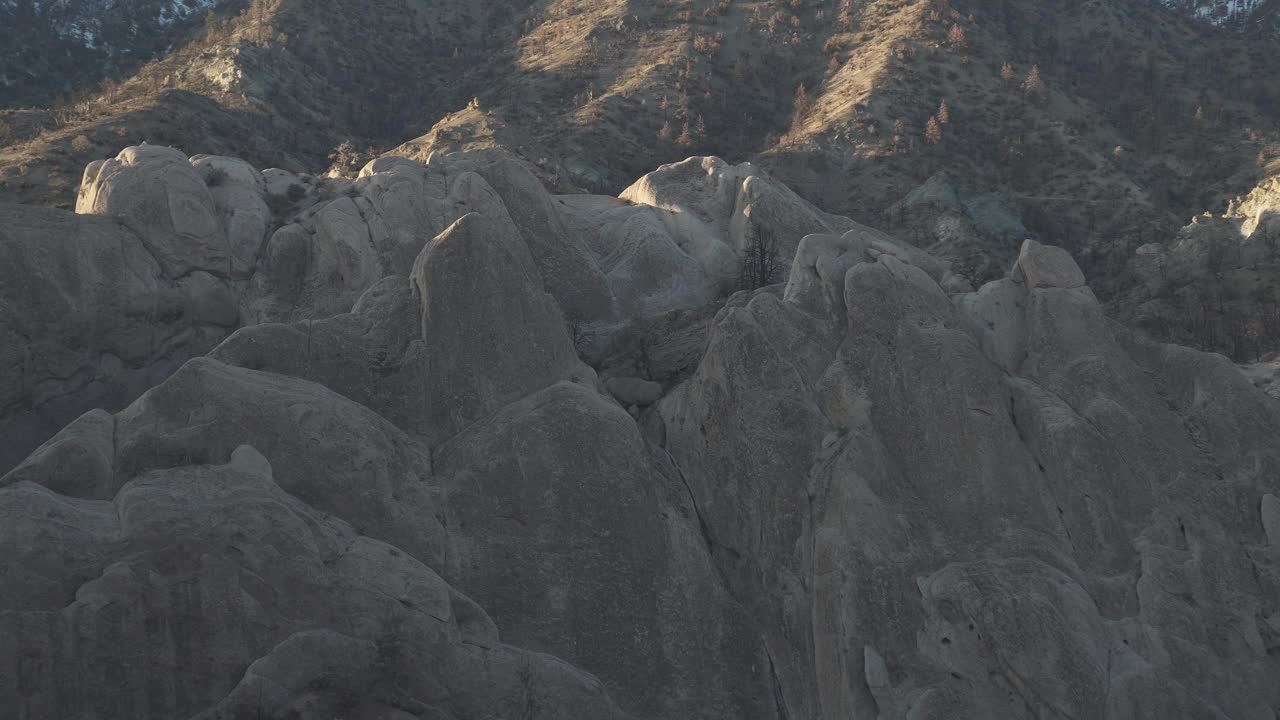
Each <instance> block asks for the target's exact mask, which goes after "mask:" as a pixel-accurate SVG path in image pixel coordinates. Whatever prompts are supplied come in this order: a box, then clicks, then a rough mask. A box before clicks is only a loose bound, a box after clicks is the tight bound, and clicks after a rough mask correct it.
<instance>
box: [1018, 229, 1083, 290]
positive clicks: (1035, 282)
mask: <svg viewBox="0 0 1280 720" xmlns="http://www.w3.org/2000/svg"><path fill="white" fill-rule="evenodd" d="M1011 277H1012V278H1013V280H1014V282H1020V283H1025V284H1026V286H1027V287H1028V288H1030V289H1032V290H1035V289H1038V288H1063V289H1065V290H1072V289H1075V288H1078V287H1082V286H1084V273H1082V272H1080V266H1078V265H1076V261H1075V260H1073V259H1071V255H1070V254H1069V253H1068V252H1067V251H1066V250H1063V249H1062V248H1060V247H1054V246H1052V245H1041V244H1040V243H1038V242H1036V241H1035V240H1025V241H1023V243H1022V251H1021V252H1020V253H1019V254H1018V260H1017V262H1015V263H1014V266H1013V272H1012V273H1011Z"/></svg>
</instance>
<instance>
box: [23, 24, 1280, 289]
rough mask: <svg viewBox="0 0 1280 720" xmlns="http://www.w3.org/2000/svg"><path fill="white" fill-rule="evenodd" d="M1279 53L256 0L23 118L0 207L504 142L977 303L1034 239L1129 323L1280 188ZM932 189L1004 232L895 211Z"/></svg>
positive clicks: (1103, 30) (551, 165)
mask: <svg viewBox="0 0 1280 720" xmlns="http://www.w3.org/2000/svg"><path fill="white" fill-rule="evenodd" d="M1276 46H1277V42H1276V40H1275V39H1269V38H1267V37H1258V38H1256V39H1255V41H1253V42H1247V43H1245V42H1240V41H1239V38H1238V36H1236V35H1234V34H1232V33H1223V32H1219V31H1215V30H1212V29H1211V28H1208V27H1206V26H1204V25H1202V24H1200V23H1196V22H1192V21H1188V20H1184V19H1182V18H1180V17H1179V16H1178V15H1177V14H1175V13H1170V12H1167V11H1166V10H1165V9H1163V8H1160V7H1158V6H1156V5H1155V4H1152V3H1147V2H1131V1H1128V0H1093V1H1092V2H1090V3H1086V4H1080V3H1077V2H1068V1H1066V0H1042V1H1040V2H1035V3H1026V2H1013V1H1012V0H1007V1H1006V0H1002V1H999V2H991V3H969V4H966V3H963V2H947V1H946V0H917V1H914V2H899V1H897V0H874V1H872V2H859V3H854V2H842V1H837V0H830V1H827V0H814V1H812V2H788V3H783V2H780V1H778V0H753V1H747V0H716V1H714V2H693V1H692V0H664V2H660V3H657V4H654V5H648V4H636V3H628V2H622V1H621V0H618V1H616V2H575V1H573V0H552V1H551V2H547V3H540V4H531V3H523V2H502V3H496V4H489V5H486V6H485V10H484V11H483V13H481V12H480V11H479V10H477V9H476V8H475V6H473V5H472V4H470V3H462V2H441V3H430V4H427V3H425V2H423V1H422V0H381V2H380V3H377V4H375V5H373V6H370V8H369V9H368V11H367V12H351V10H350V8H348V7H347V6H346V5H344V4H343V3H341V2H339V1H338V0H328V1H327V2H323V3H319V4H317V3H302V2H300V1H299V0H263V1H261V2H257V3H254V4H252V5H251V6H250V8H249V9H247V10H246V11H245V12H244V13H242V14H241V15H239V16H236V17H235V18H233V19H232V20H231V21H230V22H229V24H228V25H227V26H226V27H225V28H215V29H213V30H211V31H209V32H204V33H202V34H201V35H200V36H199V37H197V38H195V39H194V40H193V41H192V42H191V43H190V44H188V45H186V46H184V47H182V48H179V49H176V50H174V51H173V52H172V53H170V54H169V55H167V56H165V57H164V58H162V59H161V60H159V61H157V62H155V63H153V64H151V65H149V66H147V67H146V68H144V69H142V71H141V72H139V73H138V75H137V76H135V77H134V78H132V79H130V80H127V81H126V82H124V83H122V84H121V85H119V86H118V87H112V88H111V89H110V90H109V91H107V92H106V93H105V94H103V95H101V96H100V97H98V98H96V99H93V100H89V101H85V102H82V103H79V104H77V105H74V106H71V107H70V108H63V109H60V110H58V111H57V112H56V113H47V114H44V115H42V114H41V113H40V112H35V113H13V112H10V113H8V114H7V116H5V118H4V119H5V121H6V123H7V128H8V133H9V135H10V136H11V138H15V139H17V140H18V141H17V142H13V143H11V144H10V145H9V146H8V147H7V148H5V149H4V150H2V151H0V198H3V199H6V200H8V201H17V202H23V203H36V204H50V205H53V206H56V207H70V206H71V205H72V204H73V202H74V198H73V191H74V189H75V187H76V186H77V184H78V182H79V169H80V168H81V167H82V166H83V165H84V164H85V163H86V162H87V161H89V160H91V159H93V158H94V157H103V156H107V155H110V154H111V153H114V152H115V151H116V150H117V149H118V148H119V147H120V146H121V144H122V143H126V142H137V141H141V140H144V139H146V140H149V141H151V142H159V143H168V144H175V145H180V146H182V147H185V148H188V149H189V150H190V151H199V152H210V153H226V154H235V155H237V156H242V157H245V158H248V159H250V160H251V161H253V162H254V163H256V164H259V165H264V166H269V165H277V166H281V167H284V168H287V169H290V170H293V171H299V172H302V171H305V172H311V173H319V172H322V171H323V170H325V169H326V168H327V167H328V166H329V164H330V160H329V157H330V155H331V153H332V152H333V151H334V149H335V148H336V147H337V146H338V145H339V144H340V143H342V142H344V141H350V143H351V147H352V148H353V150H354V151H356V152H355V153H348V154H347V155H346V156H344V157H345V159H344V162H346V163H348V164H350V163H357V164H358V162H357V161H358V160H359V159H360V158H362V157H368V156H369V155H368V154H363V153H367V152H370V151H371V152H375V153H376V152H380V151H387V150H393V149H394V148H397V146H399V145H401V144H402V143H404V142H405V141H406V140H408V139H410V138H417V139H416V140H413V141H412V142H411V143H410V144H409V145H408V146H406V149H404V150H403V151H401V150H394V152H397V153H402V152H403V153H408V154H411V155H414V156H420V157H425V156H426V154H427V153H429V152H430V151H431V150H433V149H437V148H438V149H443V150H457V149H462V148H480V147H495V146H498V147H503V148H505V149H507V150H510V151H512V152H514V153H516V154H517V155H518V156H519V157H521V158H523V159H524V160H525V161H526V162H527V163H528V165H529V167H531V168H534V169H535V171H536V172H537V173H538V175H539V177H541V178H542V179H544V180H546V181H549V182H553V183H554V184H555V186H556V187H557V188H560V189H562V190H565V191H569V190H573V189H583V190H589V191H594V192H608V193H616V192H617V191H619V190H620V189H621V188H622V187H624V186H625V184H626V183H627V182H629V179H630V178H633V177H635V176H637V175H639V174H641V173H643V172H645V171H646V170H647V169H649V168H651V167H653V166H654V165H656V164H658V163H661V162H666V161H671V160H676V159H679V158H683V157H686V156H688V155H690V154H695V153H714V154H718V155H722V156H724V157H728V158H731V159H735V160H745V159H754V160H756V161H758V162H759V163H760V164H761V165H762V166H763V167H766V168H768V169H769V170H770V171H771V172H773V173H774V174H775V175H776V176H777V177H779V178H780V179H782V180H784V181H785V182H787V183H788V184H789V185H791V186H792V187H795V188H796V189H797V191H798V192H800V193H801V194H802V195H803V196H804V197H806V198H808V199H809V200H811V201H813V202H815V203H817V204H818V205H820V206H821V207H823V208H824V209H827V210H829V211H832V212H839V213H845V214H848V215H850V216H851V217H855V218H857V219H859V220H860V221H863V222H870V223H875V224H883V225H886V226H888V227H889V228H890V229H891V230H893V231H894V232H897V233H901V234H903V235H904V236H906V237H907V238H908V239H910V240H911V241H912V242H916V243H917V244H920V245H922V246H925V247H932V248H933V249H934V251H935V252H937V253H939V254H941V255H943V256H946V257H949V258H951V259H953V260H956V261H957V262H958V263H959V267H961V268H962V269H963V271H964V272H965V273H966V274H967V275H968V277H969V278H970V279H971V280H972V281H974V282H977V283H981V282H982V281H985V280H988V279H992V278H994V277H997V276H998V275H999V273H1000V272H1002V268H1004V267H1007V264H1008V262H1009V261H1010V260H1011V258H1012V256H1013V254H1015V253H1016V250H1017V245H1018V243H1019V242H1020V240H1021V236H1020V237H1013V236H1012V235H1013V234H1019V233H1012V230H1010V228H1023V229H1025V230H1027V231H1028V232H1031V233H1034V234H1036V235H1037V236H1038V237H1040V238H1041V239H1042V240H1047V241H1051V242H1055V243H1058V244H1061V245H1063V246H1065V247H1068V248H1070V249H1071V250H1072V251H1073V252H1074V253H1076V254H1077V255H1078V257H1079V258H1080V261H1081V263H1082V265H1083V266H1084V267H1085V268H1086V270H1087V271H1088V272H1090V274H1091V276H1093V277H1095V278H1096V281H1095V286H1096V288H1097V290H1098V291H1099V292H1100V294H1101V295H1102V296H1103V297H1104V299H1106V300H1108V301H1116V302H1118V301H1119V299H1120V298H1121V297H1123V296H1124V292H1125V288H1128V287H1130V286H1132V285H1133V283H1134V280H1133V279H1132V278H1131V277H1130V276H1129V275H1128V274H1127V273H1128V269H1127V268H1128V265H1129V261H1130V258H1131V257H1132V256H1133V253H1134V251H1135V250H1136V249H1137V248H1138V247H1140V246H1143V245H1146V244H1149V243H1151V242H1154V241H1169V240H1171V239H1172V238H1173V236H1174V235H1175V233H1176V231H1177V229H1178V228H1179V227H1181V226H1182V225H1184V224H1186V222H1187V221H1188V219H1189V218H1191V217H1192V216H1194V215H1197V214H1199V213H1201V212H1204V211H1211V212H1221V211H1223V210H1224V209H1225V205H1226V203H1227V201H1228V200H1229V199H1231V198H1233V197H1236V196H1238V195H1242V194H1244V193H1247V192H1248V191H1249V190H1250V189H1251V188H1252V187H1254V186H1255V185H1256V184H1257V183H1258V182H1260V181H1261V180H1262V179H1264V178H1265V177H1267V176H1269V175H1270V174H1272V173H1274V172H1275V170H1276V158H1277V157H1280V152H1277V149H1276V148H1277V147H1278V146H1277V145H1276V142H1275V141H1276V137H1277V135H1276V127H1277V125H1276V121H1277V117H1278V113H1280V88H1278V87H1277V86H1276V85H1275V84H1274V83H1271V82H1268V81H1267V80H1266V78H1269V77H1274V76H1276V75H1277V74H1278V73H1280V54H1278V53H1277V52H1275V50H1276ZM1033 68H1034V69H1035V70H1036V71H1037V72H1038V73H1039V78H1040V79H1039V85H1038V86H1037V87H1036V88H1034V89H1033V90H1031V91H1027V90H1025V89H1024V85H1025V84H1026V78H1027V76H1028V75H1029V74H1030V73H1031V71H1032V69H1033ZM801 88H803V92H801ZM1040 88H1043V89H1040ZM944 102H945V103H946V108H947V110H946V114H947V118H946V120H947V121H946V122H945V123H942V122H939V123H938V132H937V137H933V138H931V137H930V134H929V132H928V124H929V120H930V118H936V116H937V115H938V114H939V112H940V108H941V106H942V104H943V103H944ZM494 128H501V130H500V131H497V132H495V130H494ZM935 140H936V142H935ZM939 173H943V176H942V177H943V178H945V179H946V180H947V183H948V184H950V185H952V186H955V187H953V188H952V189H953V190H954V191H955V193H957V194H958V196H962V197H963V198H981V200H980V201H979V204H981V205H984V207H998V208H1000V210H999V213H998V214H999V216H1000V217H999V218H998V219H997V221H996V225H997V226H996V227H994V228H991V227H986V226H985V225H984V223H986V222H987V220H986V219H984V218H985V215H984V213H986V211H985V210H984V211H979V212H978V215H982V216H984V217H977V216H974V215H973V213H971V212H969V211H968V210H966V211H965V212H963V213H960V215H961V216H962V217H960V220H959V221H958V222H960V225H961V226H963V227H961V229H960V230H956V229H955V228H954V227H953V225H954V223H952V224H949V225H948V226H947V227H948V228H950V229H944V230H943V231H942V232H941V234H939V232H937V228H935V227H934V225H936V222H935V221H936V219H937V218H936V216H937V215H938V213H937V212H936V210H933V209H929V208H928V207H925V208H923V209H921V208H917V210H919V212H916V211H912V212H894V213H890V212H889V209H890V208H894V207H897V208H899V210H905V209H908V208H910V207H912V205H911V203H907V204H906V205H903V204H902V202H905V201H906V199H907V197H908V196H909V195H910V194H911V193H912V192H913V191H915V190H917V189H918V188H921V187H922V186H923V184H924V183H925V181H926V180H927V179H929V178H931V177H934V176H937V175H938V174H939ZM921 213H923V214H921ZM1011 233H1012V234H1011Z"/></svg>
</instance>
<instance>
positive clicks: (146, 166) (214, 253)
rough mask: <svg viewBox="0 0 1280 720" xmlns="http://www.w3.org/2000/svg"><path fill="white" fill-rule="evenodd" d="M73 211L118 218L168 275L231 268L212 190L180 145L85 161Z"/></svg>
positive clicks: (144, 147)
mask: <svg viewBox="0 0 1280 720" xmlns="http://www.w3.org/2000/svg"><path fill="white" fill-rule="evenodd" d="M76 212H77V213H81V214H86V215H105V216H108V217H113V218H116V219H118V220H120V221H121V222H122V223H124V224H125V226H126V227H128V228H129V229H130V230H132V231H134V232H135V233H137V235H138V237H140V238H141V239H142V242H143V243H144V244H145V245H146V246H147V249H148V250H149V251H150V252H151V253H152V254H153V255H154V256H155V257H156V260H157V261H158V262H159V263H160V266H161V268H163V270H164V272H165V275H167V276H168V277H179V276H181V275H185V274H186V273H188V272H190V271H192V270H205V271H208V272H211V273H214V274H219V275H223V276H227V275H230V274H232V272H233V271H234V269H235V266H234V262H233V257H232V254H231V253H230V252H228V249H227V240H226V234H225V233H224V232H223V229H222V222H221V220H220V219H219V216H218V210H217V206H216V204H215V202H214V199H213V195H212V193H210V192H209V188H208V187H207V186H206V185H205V179H204V178H203V177H202V176H201V174H200V173H199V172H197V171H196V169H195V168H194V167H192V165H191V163H190V161H188V160H187V157H186V156H185V155H183V154H182V152H181V151H179V150H175V149H173V148H170V147H161V146H158V145H146V144H144V145H139V146H136V147H128V148H125V149H124V150H121V151H120V154H119V155H117V156H116V157H115V158H113V159H110V160H98V161H95V162H93V163H90V164H89V166H88V167H87V168H85V171H84V179H83V180H82V181H81V185H80V194H79V196H78V197H77V199H76Z"/></svg>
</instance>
